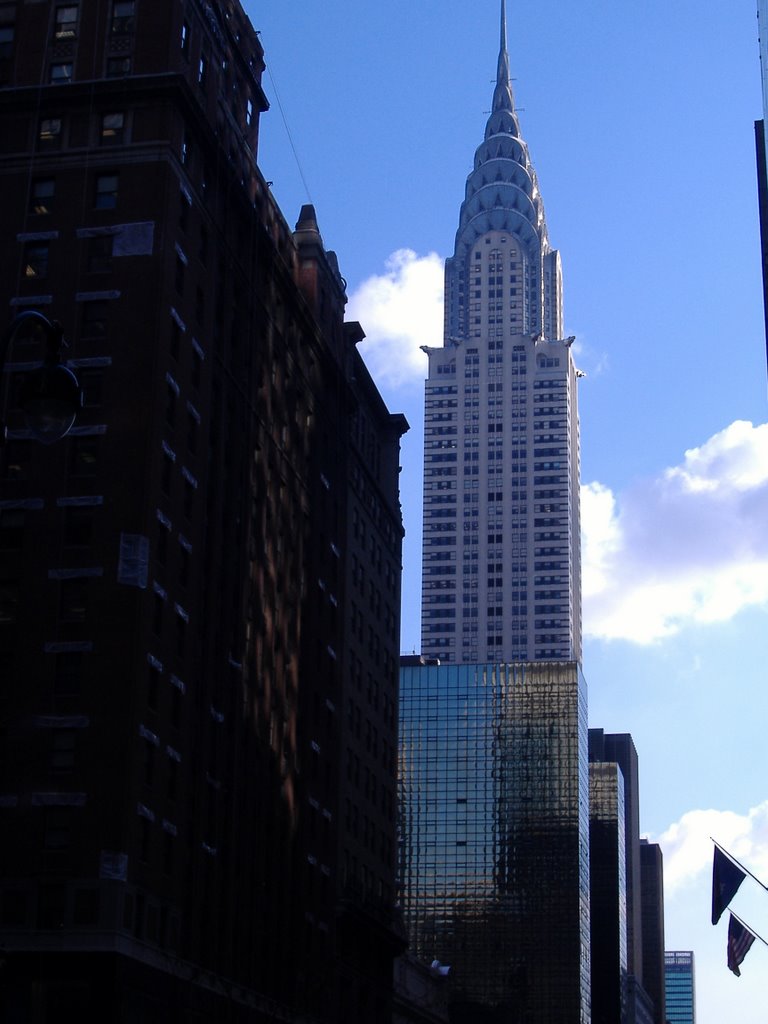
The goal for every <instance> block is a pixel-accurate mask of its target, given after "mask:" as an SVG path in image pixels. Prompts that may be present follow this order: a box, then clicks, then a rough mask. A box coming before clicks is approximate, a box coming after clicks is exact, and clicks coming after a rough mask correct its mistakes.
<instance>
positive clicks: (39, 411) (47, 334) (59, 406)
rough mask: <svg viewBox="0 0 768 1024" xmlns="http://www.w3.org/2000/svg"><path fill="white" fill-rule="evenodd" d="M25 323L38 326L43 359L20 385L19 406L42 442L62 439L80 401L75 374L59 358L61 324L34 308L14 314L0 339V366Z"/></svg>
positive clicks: (2, 435)
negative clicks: (41, 341) (43, 344)
mask: <svg viewBox="0 0 768 1024" xmlns="http://www.w3.org/2000/svg"><path fill="white" fill-rule="evenodd" d="M25 327H31V328H32V329H33V330H38V331H40V332H41V334H42V336H43V340H44V342H45V359H44V361H43V363H42V365H41V366H39V367H38V368H37V369H36V370H33V371H32V372H31V373H30V374H29V375H28V376H27V378H26V380H25V381H24V383H23V385H22V387H21V396H20V397H21V408H22V409H23V411H24V414H25V415H26V418H27V426H28V427H29V430H30V432H31V433H32V435H33V437H36V438H37V440H38V441H42V443H43V444H53V442H54V441H59V440H61V438H62V437H64V436H65V435H66V434H67V433H69V431H70V430H71V428H72V425H73V424H74V422H75V417H76V416H77V413H78V412H79V410H80V407H81V405H82V400H81V395H80V385H79V384H78V381H77V377H76V376H75V375H74V373H72V371H71V370H70V369H68V368H67V367H66V366H64V365H63V363H62V362H61V346H62V343H63V340H64V334H63V331H62V328H61V324H59V323H58V322H57V321H55V320H54V321H51V320H49V319H48V317H46V316H44V315H43V314H42V313H39V312H38V311H37V310H34V309H28V310H24V312H23V313H19V314H18V316H16V317H14V319H13V320H12V321H11V323H10V325H9V326H8V328H7V329H6V330H5V332H4V333H3V336H2V340H0V370H2V368H3V367H4V366H5V360H6V357H7V355H8V352H9V351H10V348H11V345H12V344H13V342H14V341H15V340H16V338H17V337H18V335H19V334H20V333H21V331H22V330H23V329H24V328H25ZM6 429H7V428H6V424H5V422H4V421H3V420H0V445H3V444H5V440H6Z"/></svg>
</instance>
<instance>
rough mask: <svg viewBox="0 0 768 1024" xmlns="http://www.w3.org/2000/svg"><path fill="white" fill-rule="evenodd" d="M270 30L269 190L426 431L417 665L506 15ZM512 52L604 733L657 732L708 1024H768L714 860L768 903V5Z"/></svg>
mask: <svg viewBox="0 0 768 1024" xmlns="http://www.w3.org/2000/svg"><path fill="white" fill-rule="evenodd" d="M246 9H247V10H248V12H249V14H250V16H251V20H252V22H253V24H254V27H255V28H256V29H258V30H260V31H261V40H262V43H263V45H264V48H265V51H266V60H267V64H268V71H267V73H266V74H265V76H264V86H265V89H266V91H267V94H268V96H269V98H270V102H271V104H272V108H271V110H270V111H269V112H268V113H267V114H265V115H264V116H263V117H262V128H261V148H260V166H261V168H262V172H263V173H264V176H265V177H266V178H267V179H268V180H271V181H272V182H273V191H274V194H275V196H276V197H277V199H278V201H279V203H280V205H281V207H282V209H283V213H284V215H285V217H286V219H287V220H288V222H289V224H291V225H293V223H295V220H296V218H297V216H298V212H299V208H300V206H301V204H302V203H305V202H308V201H312V202H314V204H315V206H316V209H317V214H318V221H319V224H320V229H321V232H322V234H323V238H324V241H325V244H326V246H327V247H328V248H330V249H334V250H335V251H336V252H337V253H338V256H339V260H340V265H341V270H342V273H343V274H344V276H345V278H346V280H347V282H348V294H349V296H350V304H349V308H348V316H349V318H350V319H359V320H360V321H361V322H362V324H363V327H364V329H365V330H366V333H367V335H368V337H367V339H366V341H364V342H363V344H362V346H361V351H362V352H363V354H364V356H365V357H366V359H367V361H368V364H369V366H370V367H371V369H372V371H373V373H374V375H375V377H376V379H377V381H378V383H379V385H380V387H381V390H382V392H383V393H384V395H385V397H386V399H387V401H388V403H389V406H390V408H391V409H392V410H393V411H402V412H404V413H405V414H406V416H407V417H408V420H409V422H410V423H411V431H410V433H409V434H408V435H406V437H405V438H404V443H403V456H402V462H403V474H402V478H401V479H402V503H403V510H404V516H405V524H406V531H407V537H406V545H405V551H404V563H405V564H404V586H403V592H404V595H405V598H404V602H403V629H402V638H403V639H402V645H403V649H404V650H412V649H414V648H415V649H418V646H419V607H418V592H419V586H420V578H419V577H420V515H421V454H422V453H421V445H422V427H421V423H422V416H423V411H422V403H423V379H424V376H425V373H426V368H425V365H424V362H423V356H422V355H421V353H420V352H419V345H421V344H429V343H431V344H439V343H440V337H441V289H442V269H441V268H442V260H443V259H444V258H445V257H446V256H447V255H449V254H450V252H451V250H452V246H453V236H454V233H455V230H456V226H457V219H458V211H459V204H460V202H461V199H462V197H463V189H464V182H465V180H466V176H467V174H468V173H469V170H470V168H471V166H472V157H473V153H474V149H475V147H476V146H477V145H478V144H479V142H480V141H481V139H482V133H483V128H484V124H485V120H486V117H487V112H488V108H489V106H490V101H491V94H492V84H491V83H492V79H493V77H494V74H495V65H496V55H497V51H498V0H475V2H474V3H472V4H467V3H465V2H462V3H459V0H443V2H442V3H440V4H438V3H435V2H433V0H422V2H421V3H416V4H414V3H409V4H406V3H404V2H402V0H390V2H389V3H388V4H386V5H384V4H380V3H374V2H372V0H358V2H357V3H356V4H351V3H342V2H341V0H323V2H322V3H321V2H320V0H302V2H299V3H297V4H291V5H288V4H278V3H271V4H265V5H262V4H260V3H256V2H254V0H250V2H246ZM509 48H510V56H511V65H512V74H513V76H514V79H515V81H514V88H515V93H516V102H517V106H518V109H519V110H520V118H521V124H522V131H523V135H524V137H525V139H526V141H527V142H528V144H529V147H530V150H531V154H532V158H533V161H534V164H535V166H536V169H537V172H538V176H539V183H540V186H541V190H542V194H543V197H544V202H545V207H546V211H547V221H548V226H549V234H550V240H551V242H552V244H553V245H554V246H556V247H557V248H559V249H560V251H561V254H562V258H563V267H564V281H565V325H566V333H567V334H576V335H577V337H578V339H579V341H578V346H579V348H578V355H577V360H578V363H579V365H580V367H581V368H582V369H583V370H585V371H586V373H587V377H586V378H585V379H584V380H583V381H582V383H581V391H580V412H581V428H582V481H583V484H584V502H583V506H584V516H583V519H584V522H583V526H584V541H585V578H584V590H585V608H584V626H585V632H586V634H587V642H586V646H585V652H584V672H585V675H586V678H587V681H588V684H589V689H590V724H592V725H595V726H601V727H603V728H605V729H607V730H610V731H617V732H631V733H632V735H633V736H634V739H635V743H636V746H637V748H638V753H639V756H640V766H641V828H642V830H643V832H644V833H645V834H647V835H650V836H651V837H653V838H654V839H656V840H658V841H659V842H661V844H662V849H663V851H664V856H665V885H666V909H667V914H666V928H667V948H669V949H693V950H695V952H696V956H697V989H698V1014H699V1015H698V1022H699V1024H716V1022H717V1024H720V1022H721V1021H723V1020H738V1021H739V1022H740V1024H758V1022H760V1024H762V1022H763V1021H764V1019H765V1009H764V993H763V991H762V989H763V986H762V985H761V984H760V983H761V980H762V979H763V978H764V977H765V971H766V969H768V948H765V947H762V946H761V945H760V943H756V945H755V947H754V948H753V950H752V952H751V953H750V954H749V957H748V958H747V960H746V961H745V964H744V966H743V970H742V977H741V978H739V979H737V978H735V977H733V976H732V975H731V974H730V973H729V972H728V970H727V968H726V967H725V943H726V919H725V918H724V919H723V920H722V921H721V923H720V925H719V926H718V927H717V928H712V926H711V925H710V924H709V886H710V865H711V843H709V840H708V837H709V836H710V835H712V836H715V837H716V838H717V839H719V841H720V842H722V843H723V844H724V845H725V846H726V847H728V848H729V849H731V850H732V852H733V853H734V854H736V855H737V856H738V857H739V858H740V859H741V860H742V861H743V862H744V863H746V864H748V865H749V866H751V867H752V869H753V870H754V871H755V872H756V873H757V874H758V875H761V877H763V878H768V792H767V791H766V790H767V787H766V778H767V773H766V760H767V758H766V737H765V733H766V730H765V723H766V719H767V718H768V714H767V712H768V687H766V679H765V676H766V665H768V425H767V424H766V419H768V416H767V415H766V391H767V389H766V358H765V336H764V329H763V318H762V291H761V278H760V250H759V231H758V222H757V201H756V190H755V158H754V143H753V122H754V120H755V118H757V117H759V116H760V103H761V92H760V78H759V61H758V42H757V18H756V10H755V4H754V3H753V2H752V0H731V2H730V3H728V4H725V3H722V2H715V0H697V2H696V3H694V2H692V0H677V2H676V3H674V4H670V3H668V2H662V0H645V2H644V3H638V4H617V3H615V0H612V2H609V0H584V2H582V3H579V4H575V3H573V4H568V5H565V4H563V3H562V2H558V0H539V2H538V3H536V4H522V3H519V2H516V0H509ZM278 98H279V102H278ZM281 107H282V111H283V113H284V114H285V120H286V121H287V125H288V129H289V130H290V139H292V140H293V147H292V146H291V143H290V139H289V135H288V132H287V130H286V127H285V124H284V122H283V117H282V115H281V109H280V108H281ZM293 148H295V151H296V153H297V154H298V159H299V164H297V161H296V159H295V157H294V153H293ZM302 175H303V179H305V180H306V184H307V186H308V190H309V195H308V194H307V189H306V188H305V186H304V183H303V180H302ZM742 889H743V892H741V893H739V895H738V896H737V899H736V903H735V907H736V909H737V912H738V913H739V914H740V916H742V917H743V918H744V919H745V920H746V921H747V922H750V923H752V924H753V925H754V927H755V928H757V929H758V930H761V929H762V930H761V934H763V935H764V936H765V937H766V938H768V893H764V892H763V891H762V890H761V889H760V888H759V887H758V886H756V885H755V884H754V883H749V882H747V883H745V885H744V886H743V887H742Z"/></svg>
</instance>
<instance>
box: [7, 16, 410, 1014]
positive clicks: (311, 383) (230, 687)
mask: <svg viewBox="0 0 768 1024" xmlns="http://www.w3.org/2000/svg"><path fill="white" fill-rule="evenodd" d="M0 26H2V34H1V35H0V183H1V184H2V188H1V189H0V309H1V310H2V311H3V317H4V318H7V320H10V319H11V318H12V317H13V316H14V314H15V313H16V312H17V311H18V310H25V309H35V310H40V311H43V312H45V313H47V314H49V315H50V316H51V317H54V318H56V319H58V320H60V321H61V322H62V323H63V324H64V326H65V333H66V336H67V339H68V341H69V346H70V347H69V349H68V350H67V352H66V357H67V359H68V362H69V365H70V367H71V368H72V369H73V370H74V371H75V372H76V373H77V375H78V377H79V380H80V383H81V386H82V389H83V392H84V398H85V401H84V408H83V409H82V411H81V412H80V414H79V416H78V419H77V423H76V426H75V428H74V430H73V431H72V432H71V434H70V436H69V437H67V438H65V439H64V440H63V441H61V442H60V443H58V444H56V445H51V446H50V447H43V446H40V445H38V444H37V443H36V442H35V441H33V440H32V439H31V438H30V435H29V432H28V430H27V429H26V427H25V424H24V421H23V418H22V415H21V410H20V409H19V408H18V402H17V397H18V393H19V383H20V381H21V380H23V378H24V376H25V374H26V373H27V372H28V371H29V370H30V369H31V368H32V367H33V366H34V365H35V364H36V362H38V361H39V360H40V358H41V356H42V354H43V353H42V351H41V345H40V338H39V337H38V336H37V334H35V333H34V332H33V333H29V334H25V333H19V334H18V335H17V337H16V338H15V342H14V345H13V349H12V351H11V352H10V353H9V354H8V362H7V363H6V365H5V367H4V369H5V371H6V373H5V374H4V377H3V381H2V385H3V386H2V401H3V405H4V410H3V411H5V409H6V408H7V422H8V428H9V440H8V444H7V445H6V446H5V447H4V448H2V449H0V455H1V459H0V463H1V467H2V476H1V478H0V680H1V681H2V686H1V687H0V780H1V781H0V829H1V830H2V835H3V843H2V850H1V851H0V945H1V946H2V948H3V959H4V970H3V977H2V982H3V984H2V986H0V1018H2V1019H3V1020H14V1021H25V1022H26V1021H42V1020H52V1019H53V1018H54V1017H57V1016H63V1017H66V1018H67V1019H80V1020H96V1019H103V1020H118V1019H120V1020H124V1021H131V1022H133V1021H142V1022H144V1024H151V1022H155V1021H157V1022H159V1021H168V1020H179V1021H180V1020H185V1021H187V1020H192V1019H194V1020H196V1021H201V1022H202V1021H213V1020H217V1021H218V1020H224V1019H227V1020H232V1021H235V1020H237V1021H239V1022H243V1024H244V1022H246V1021H247V1022H258V1024H265V1022H272V1021H278V1020H279V1021H281V1022H289V1021H294V1020H301V1021H322V1020H331V1021H333V1022H334V1024H351V1022H353V1021H361V1020H365V1021H371V1022H375V1024H384V1022H385V1021H389V1020H390V1019H391V988H392V981H391V979H392V959H393V956H394V955H395V954H396V953H397V952H399V951H400V950H401V949H402V947H403V942H402V933H401V929H400V928H399V927H398V926H397V921H398V918H396V916H395V912H394V881H395V877H394V863H395V816H394V805H395V749H396V743H397V713H396V708H397V682H398V680H397V652H398V609H399V596H400V595H399V571H400V546H401V539H402V525H401V516H400V507H399V496H398V463H399V438H400V436H401V434H402V433H403V431H404V430H405V429H406V427H407V424H406V423H405V421H404V419H403V417H401V416H397V415H392V414H390V413H389V411H388V410H387V408H386V406H385V404H384V402H383V401H382V399H381V396H380V395H379V393H378V391H377V390H376V387H375V385H374V383H373V381H372V380H371V378H370V376H369V375H368V373H367V371H366V369H365V367H364V365H363V362H362V358H361V356H360V354H359V352H358V351H357V345H358V343H359V342H360V341H361V340H362V338H363V331H362V329H361V327H360V325H359V324H345V323H344V305H345V299H346V297H345V288H344V282H343V279H342V277H341V274H340V273H339V268H338V266H337V263H336V260H335V257H334V255H333V253H332V252H329V251H327V250H326V248H325V246H324V244H323V241H322V238H321V236H320V232H319V230H318V226H317V223H316V218H315V214H314V210H313V209H312V208H311V207H305V208H304V209H303V210H302V211H301V214H300V217H299V222H298V224H297V225H296V228H295V230H292V229H291V228H290V227H289V226H288V224H287V223H286V221H285V219H284V218H283V216H282V214H281V212H280V210H279V209H278V208H277V205H276V204H275V202H274V200H273V198H272V196H271V194H270V190H269V187H268V185H267V183H266V182H265V181H264V179H263V177H262V175H261V174H260V172H259V169H258V167H257V164H256V157H257V149H258V127H259V117H260V114H261V113H262V112H263V111H265V109H266V107H267V103H266V98H265V96H264V93H263V90H262V88H261V74H262V70H263V67H264V61H263V51H262V47H261V44H260V42H259V38H258V34H257V32H256V31H255V30H254V29H253V27H252V25H251V23H250V22H249V20H248V18H247V17H246V16H245V14H244V12H243V10H242V8H241V6H240V4H239V3H237V2H236V0H210V2H202V0H88V2H80V3H78V2H72V3H66V4H60V3H55V2H53V0H40V2H35V3H24V4H21V3H0Z"/></svg>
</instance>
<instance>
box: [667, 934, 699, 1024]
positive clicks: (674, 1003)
mask: <svg viewBox="0 0 768 1024" xmlns="http://www.w3.org/2000/svg"><path fill="white" fill-rule="evenodd" d="M664 968H665V979H666V991H667V1021H668V1024H696V976H695V969H694V968H695V963H694V956H693V953H691V952H690V951H688V950H672V951H670V950H667V952H666V953H665V954H664Z"/></svg>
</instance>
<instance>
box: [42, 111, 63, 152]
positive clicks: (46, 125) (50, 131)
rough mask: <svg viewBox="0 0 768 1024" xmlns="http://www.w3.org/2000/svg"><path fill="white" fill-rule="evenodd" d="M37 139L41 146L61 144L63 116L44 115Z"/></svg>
mask: <svg viewBox="0 0 768 1024" xmlns="http://www.w3.org/2000/svg"><path fill="white" fill-rule="evenodd" d="M37 140H38V142H39V144H40V145H41V146H45V147H47V148H51V149H52V148H54V147H58V146H60V145H61V118H60V117H44V118H43V119H42V121H41V122H40V130H39V132H38V135H37Z"/></svg>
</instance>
